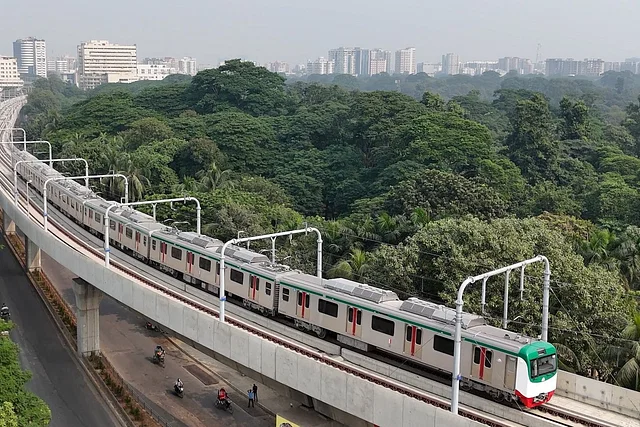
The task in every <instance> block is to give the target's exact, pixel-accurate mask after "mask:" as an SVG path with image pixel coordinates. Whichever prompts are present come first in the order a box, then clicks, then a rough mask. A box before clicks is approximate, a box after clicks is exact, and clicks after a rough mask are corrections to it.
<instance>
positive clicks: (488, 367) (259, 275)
mask: <svg viewBox="0 0 640 427" xmlns="http://www.w3.org/2000/svg"><path fill="white" fill-rule="evenodd" d="M13 159H14V162H16V161H18V160H35V157H33V156H32V155H31V154H29V153H27V152H24V151H17V150H16V151H14V153H13ZM14 164H15V163H14ZM17 171H18V173H19V174H20V176H21V179H23V180H25V181H26V180H31V185H32V186H33V187H34V188H35V189H36V190H37V191H38V192H40V193H41V194H42V192H43V185H44V183H45V181H46V180H47V179H48V178H53V177H62V175H61V174H60V173H59V172H57V171H55V170H54V169H53V168H51V167H49V166H48V165H47V164H44V163H21V164H19V165H18V167H17ZM47 192H48V198H49V203H51V204H53V205H55V206H56V207H57V208H58V209H59V210H60V211H61V212H62V213H64V214H65V215H66V216H68V217H69V218H72V219H73V220H74V221H75V222H77V223H78V224H80V225H82V226H83V227H84V228H85V229H87V230H89V231H90V232H91V233H93V234H94V235H96V236H99V237H102V238H103V237H104V234H103V233H104V231H105V226H108V227H110V228H111V230H110V242H111V244H112V245H113V246H115V247H118V248H120V249H121V250H122V251H123V252H125V253H127V254H128V255H130V256H133V257H135V258H137V259H139V260H140V261H142V262H145V263H147V264H149V265H151V266H153V267H154V268H156V269H159V270H161V271H164V272H166V273H168V274H171V275H173V276H174V277H175V278H177V279H180V280H182V281H184V282H186V283H187V284H189V285H191V286H193V287H196V288H198V289H201V290H203V291H205V292H207V293H209V294H213V295H218V294H219V287H218V286H219V281H220V264H219V261H220V255H221V250H222V246H223V242H222V241H220V240H218V239H215V238H212V237H209V236H205V235H201V234H200V235H199V234H196V233H193V232H179V231H177V230H175V229H171V228H169V227H167V226H165V225H163V224H161V223H158V222H156V221H155V220H154V218H153V217H151V216H149V215H146V214H144V213H142V212H139V211H136V210H134V209H131V208H129V207H117V208H112V210H111V211H110V213H109V224H108V225H107V224H105V219H104V214H105V212H106V210H107V208H108V207H109V206H110V205H112V204H115V203H116V202H113V201H107V200H104V199H102V198H100V197H98V196H97V195H96V194H95V193H94V192H92V191H91V190H90V189H88V188H86V187H83V186H82V185H81V184H79V183H77V182H74V181H71V180H62V181H51V182H50V183H49V185H48V188H47ZM225 264H226V268H225V273H224V274H225V283H226V289H225V291H226V295H227V297H228V298H229V299H235V300H236V301H239V302H240V301H241V302H242V304H243V305H244V307H245V308H247V309H250V310H254V311H258V312H260V313H262V314H263V315H265V316H282V317H284V318H287V319H288V320H290V321H292V322H293V323H294V325H295V326H296V327H297V328H299V329H302V330H307V331H310V332H313V333H315V334H317V335H318V336H319V337H320V338H324V337H325V336H326V335H327V334H328V333H330V334H332V336H333V335H335V336H336V338H337V340H338V341H340V342H341V343H343V344H345V345H348V346H352V347H355V348H358V349H360V350H364V351H371V350H373V349H377V350H381V351H384V352H387V353H392V354H394V355H395V356H397V357H400V358H403V359H406V360H410V361H412V362H415V363H418V364H422V365H425V366H427V367H429V368H431V369H435V370H439V371H441V372H446V373H450V372H451V367H452V365H453V353H454V341H453V336H454V328H455V320H454V319H455V310H453V309H450V308H447V307H444V306H442V305H438V304H435V303H433V302H429V301H423V300H420V299H417V298H409V299H407V300H404V301H403V300H400V299H399V298H398V295H397V294H396V293H394V292H392V291H390V290H385V289H380V288H376V287H373V286H369V285H366V284H361V283H357V282H354V281H351V280H346V279H320V278H318V277H316V276H312V275H309V274H305V273H303V272H300V271H298V270H293V269H291V268H290V267H288V266H285V265H280V264H277V263H272V262H270V260H269V258H268V257H266V256H265V255H263V254H261V253H257V252H253V251H251V250H248V249H245V248H241V247H238V246H230V247H228V248H227V251H226V253H225ZM185 286H186V285H185ZM462 327H463V330H462V352H461V375H462V380H461V388H462V389H463V390H479V391H483V392H486V393H488V394H489V395H490V396H491V397H492V398H493V399H495V400H497V401H501V400H503V401H512V402H520V403H522V404H523V405H524V406H526V407H528V408H533V407H536V406H539V405H542V404H544V403H546V402H548V401H549V400H550V399H551V397H552V396H553V394H554V392H555V389H556V381H557V355H556V349H555V348H554V346H553V345H551V344H550V343H547V342H542V341H537V340H535V339H532V338H529V337H526V336H522V335H519V334H516V333H514V332H510V331H508V330H504V329H500V328H497V327H493V326H490V325H488V324H487V323H486V321H485V319H484V318H483V317H481V316H477V315H473V314H468V313H465V314H464V315H463V320H462Z"/></svg>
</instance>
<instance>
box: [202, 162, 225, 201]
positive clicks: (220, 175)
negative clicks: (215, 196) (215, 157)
mask: <svg viewBox="0 0 640 427" xmlns="http://www.w3.org/2000/svg"><path fill="white" fill-rule="evenodd" d="M230 174H231V170H229V169H226V170H222V169H220V168H219V167H218V165H216V162H212V163H211V164H210V165H209V167H208V168H207V169H204V170H201V171H199V172H198V173H197V174H196V178H198V179H199V180H200V185H201V189H202V190H204V191H207V192H211V193H213V192H214V191H216V189H217V188H223V187H225V186H226V185H229V182H227V179H228V177H229V175H230Z"/></svg>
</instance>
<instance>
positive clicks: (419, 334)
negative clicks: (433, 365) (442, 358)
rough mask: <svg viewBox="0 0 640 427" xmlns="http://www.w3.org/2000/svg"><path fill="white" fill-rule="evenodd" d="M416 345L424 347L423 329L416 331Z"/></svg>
mask: <svg viewBox="0 0 640 427" xmlns="http://www.w3.org/2000/svg"><path fill="white" fill-rule="evenodd" d="M416 344H418V345H422V329H416Z"/></svg>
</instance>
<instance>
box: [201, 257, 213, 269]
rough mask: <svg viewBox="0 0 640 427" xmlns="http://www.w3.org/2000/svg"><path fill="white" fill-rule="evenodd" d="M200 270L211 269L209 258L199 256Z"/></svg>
mask: <svg viewBox="0 0 640 427" xmlns="http://www.w3.org/2000/svg"><path fill="white" fill-rule="evenodd" d="M198 265H199V266H200V269H201V270H206V271H211V260H208V259H206V258H202V257H200V261H199V262H198Z"/></svg>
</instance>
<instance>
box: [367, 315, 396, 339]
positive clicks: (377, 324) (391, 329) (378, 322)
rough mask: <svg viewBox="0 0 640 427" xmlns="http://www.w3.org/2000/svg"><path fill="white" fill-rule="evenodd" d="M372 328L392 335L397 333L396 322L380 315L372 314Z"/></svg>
mask: <svg viewBox="0 0 640 427" xmlns="http://www.w3.org/2000/svg"><path fill="white" fill-rule="evenodd" d="M371 329H373V330H374V331H378V332H380V333H383V334H386V335H391V336H393V334H394V333H395V329H396V324H395V323H394V322H393V321H391V320H388V319H383V318H382V317H378V316H371Z"/></svg>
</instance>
